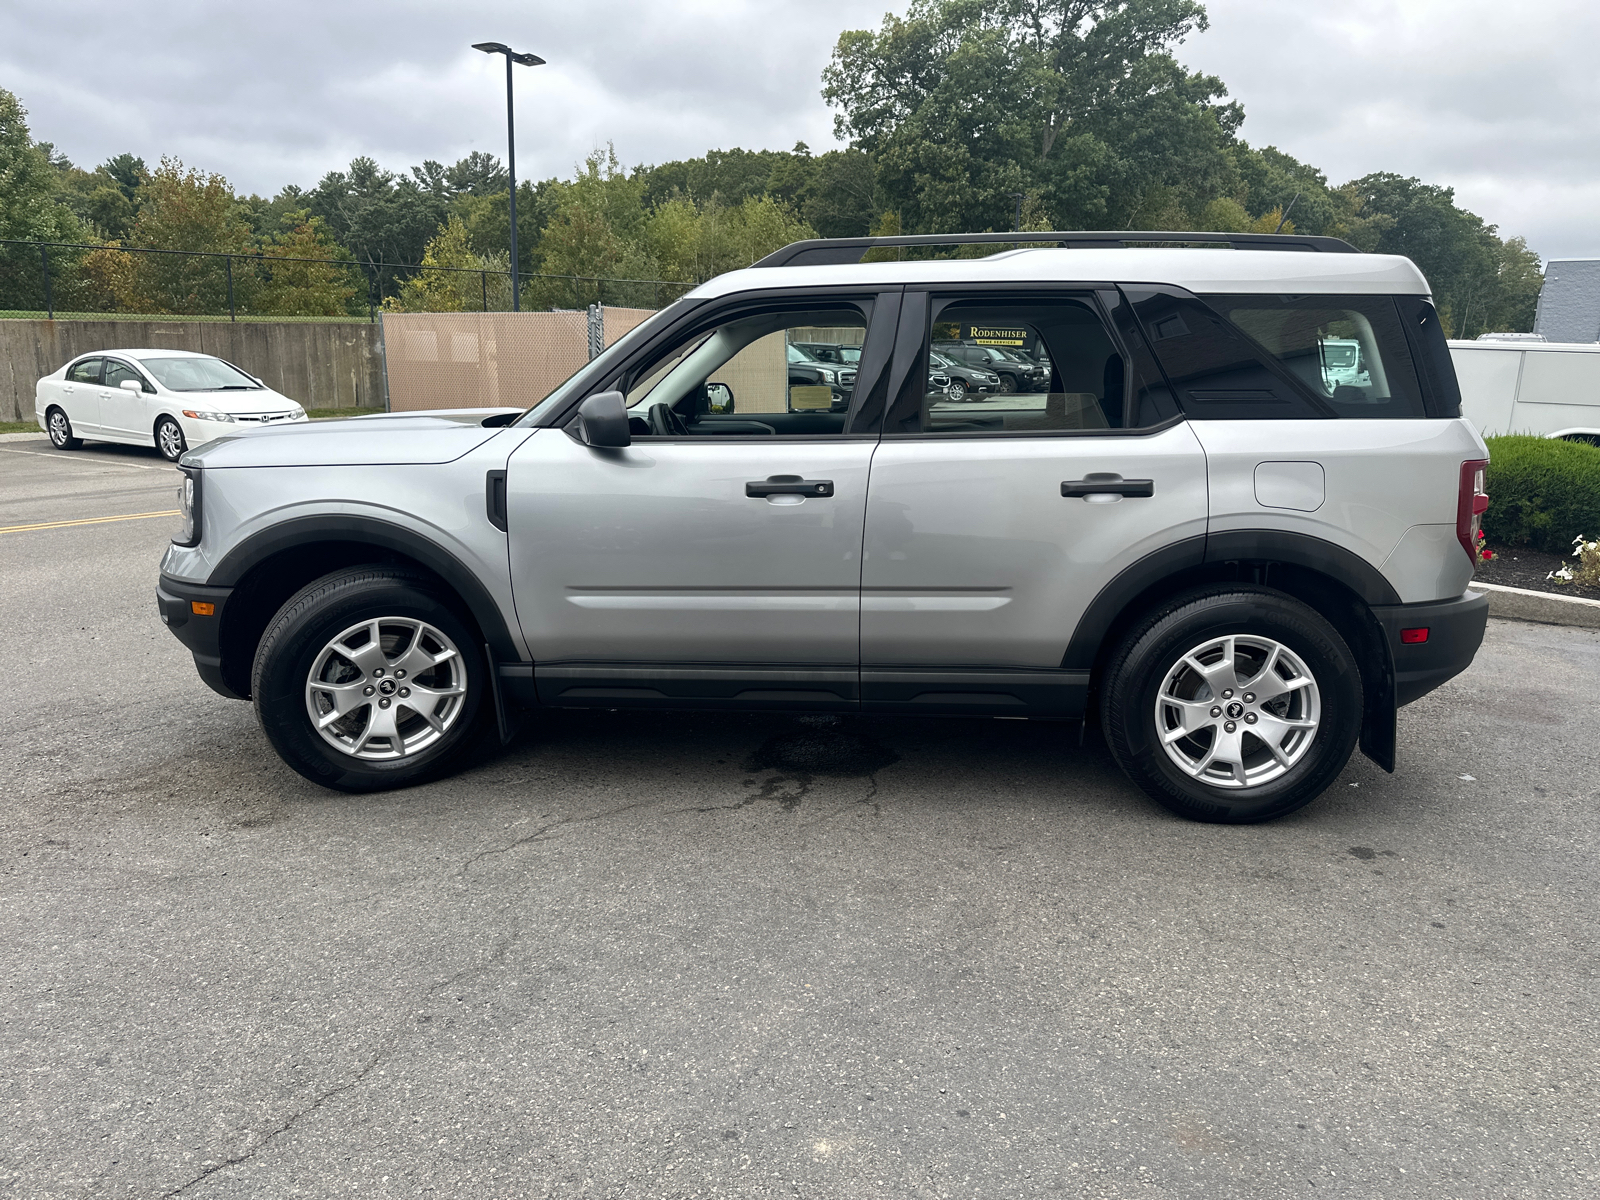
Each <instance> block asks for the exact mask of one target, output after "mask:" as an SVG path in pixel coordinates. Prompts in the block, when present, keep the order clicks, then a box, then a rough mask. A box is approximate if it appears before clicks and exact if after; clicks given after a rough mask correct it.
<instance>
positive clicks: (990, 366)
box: [933, 342, 1050, 392]
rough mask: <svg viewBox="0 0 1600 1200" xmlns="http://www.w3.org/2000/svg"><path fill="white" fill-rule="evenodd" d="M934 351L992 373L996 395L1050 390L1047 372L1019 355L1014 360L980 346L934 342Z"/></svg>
mask: <svg viewBox="0 0 1600 1200" xmlns="http://www.w3.org/2000/svg"><path fill="white" fill-rule="evenodd" d="M933 348H934V349H935V350H937V351H938V352H939V353H940V354H942V355H944V356H945V357H946V358H948V359H951V360H953V361H955V362H957V363H960V364H962V365H963V366H968V367H975V368H977V369H978V370H980V371H993V372H994V373H995V374H996V375H998V376H999V377H1000V385H999V388H998V390H999V391H1002V392H1047V391H1049V390H1050V370H1049V368H1048V367H1044V366H1041V365H1040V364H1039V363H1036V362H1034V361H1033V359H1031V358H1025V357H1024V356H1022V355H1021V354H1018V355H1017V356H1016V357H1013V356H1012V354H1011V353H1009V352H1007V351H1005V350H1002V349H1000V348H998V347H996V346H979V345H975V344H974V343H972V342H935V343H933Z"/></svg>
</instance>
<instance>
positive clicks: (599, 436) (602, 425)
mask: <svg viewBox="0 0 1600 1200" xmlns="http://www.w3.org/2000/svg"><path fill="white" fill-rule="evenodd" d="M567 432H568V433H570V434H571V435H572V436H573V437H575V438H577V439H578V441H580V442H582V443H583V444H584V445H585V446H593V447H595V448H597V449H613V450H615V449H621V448H622V447H623V446H628V445H632V444H633V435H632V434H630V433H629V432H628V407H627V401H626V400H625V399H624V398H623V395H622V393H621V392H600V393H597V394H596V395H593V396H590V397H589V398H588V399H587V400H585V401H584V402H583V403H582V404H580V405H578V415H577V416H576V417H574V418H573V420H572V424H570V425H568V426H567Z"/></svg>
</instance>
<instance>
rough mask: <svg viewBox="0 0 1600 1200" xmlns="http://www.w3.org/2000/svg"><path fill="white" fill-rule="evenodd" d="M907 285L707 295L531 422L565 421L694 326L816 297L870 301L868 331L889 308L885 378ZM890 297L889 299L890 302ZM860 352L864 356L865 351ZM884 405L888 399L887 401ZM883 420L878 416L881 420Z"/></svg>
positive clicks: (718, 437) (727, 438)
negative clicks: (557, 405) (713, 296)
mask: <svg viewBox="0 0 1600 1200" xmlns="http://www.w3.org/2000/svg"><path fill="white" fill-rule="evenodd" d="M904 291H905V287H904V285H902V284H877V285H874V284H870V283H865V284H855V285H838V284H834V285H829V286H823V287H810V288H793V287H791V288H758V289H754V290H751V291H744V292H734V293H731V294H729V295H727V296H718V297H716V298H715V299H712V300H706V301H704V302H702V303H700V304H697V305H696V306H695V307H693V308H691V309H687V310H685V312H684V313H683V314H682V316H680V317H679V319H678V320H676V321H674V322H673V323H672V324H670V325H667V326H664V327H663V328H662V329H661V330H659V331H658V332H657V333H656V334H655V336H653V337H651V338H650V339H649V340H648V341H646V342H643V343H641V344H640V345H639V346H637V347H635V348H634V349H633V350H632V351H631V352H630V353H629V354H628V356H627V357H626V358H624V359H623V360H622V361H621V362H618V363H616V364H613V366H612V367H611V369H610V370H608V371H606V373H605V374H603V375H600V376H597V377H596V378H594V379H592V380H590V381H588V382H587V383H586V385H585V386H584V387H583V388H581V389H579V391H578V392H576V393H575V394H574V395H573V396H572V398H571V399H570V400H568V401H567V403H566V404H564V405H563V406H562V407H561V408H560V409H559V410H556V411H553V412H551V413H550V414H548V415H546V416H543V417H541V418H540V419H539V420H538V421H537V422H534V423H533V428H537V429H559V428H562V427H564V426H565V425H567V424H568V423H569V422H570V421H571V420H572V418H573V416H574V415H575V414H576V413H577V410H578V406H579V405H580V404H582V403H583V402H584V401H585V400H587V399H588V398H589V397H590V396H593V395H597V394H598V393H600V392H606V391H613V390H616V389H617V388H618V386H619V385H620V384H622V383H623V382H625V381H626V380H628V379H629V377H630V376H631V375H632V374H633V372H635V371H637V370H638V369H639V367H640V366H642V365H643V364H644V362H646V361H648V360H650V359H651V358H653V357H654V356H655V355H656V354H657V353H658V351H659V350H660V349H661V348H662V347H663V346H664V345H670V344H672V343H676V342H678V341H680V340H682V339H683V338H684V337H691V336H693V335H694V333H695V331H696V330H697V329H709V328H710V327H712V326H714V325H716V324H719V323H720V322H722V321H724V320H726V319H728V317H729V315H730V314H732V313H737V312H752V311H760V310H762V309H774V308H795V307H803V306H805V305H807V304H810V303H812V302H814V301H822V302H828V301H832V302H839V301H855V302H860V301H862V300H868V301H870V302H871V303H872V315H871V316H870V317H869V318H868V326H867V330H868V334H869V335H870V334H871V333H872V331H873V330H874V329H875V328H877V327H878V323H879V322H878V314H879V311H880V310H887V312H886V313H885V315H886V316H887V317H888V322H887V323H886V327H887V325H894V326H895V327H894V328H889V329H888V335H887V336H888V341H889V356H888V358H887V359H886V361H885V362H884V364H883V370H882V373H881V376H880V378H887V377H888V375H889V374H890V372H891V369H892V367H893V350H894V338H895V334H896V332H897V329H898V321H899V318H900V315H901V311H902V309H901V304H900V300H901V296H902V294H903V293H904ZM891 299H892V303H891V302H889V301H891ZM863 357H865V356H864V355H863ZM860 382H861V379H860V372H859V369H858V373H857V378H856V384H857V386H856V388H855V389H854V390H853V391H852V392H851V396H850V407H849V409H848V410H847V411H846V413H845V428H846V429H848V428H850V425H851V424H852V422H854V421H855V419H856V416H857V414H858V412H859V409H860V406H861V404H862V402H863V399H864V398H863V396H862V392H861V387H860ZM885 407H887V405H886V406H885ZM880 425H881V422H880ZM878 437H879V434H878V433H877V432H876V431H868V432H856V433H805V434H782V433H778V434H700V435H691V436H689V437H657V436H655V435H645V436H641V437H637V438H635V439H634V440H636V441H642V442H646V443H648V444H649V445H652V446H658V445H669V444H676V443H682V444H689V443H693V444H695V445H702V446H703V445H707V444H711V445H720V444H722V443H724V442H726V443H728V444H730V445H734V444H740V443H744V442H753V443H756V444H759V445H771V444H773V443H774V442H829V443H837V442H844V441H849V442H876V441H877V440H878Z"/></svg>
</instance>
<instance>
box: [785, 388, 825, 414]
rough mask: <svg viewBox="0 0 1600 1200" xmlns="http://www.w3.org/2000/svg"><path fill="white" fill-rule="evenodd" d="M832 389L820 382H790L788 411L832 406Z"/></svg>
mask: <svg viewBox="0 0 1600 1200" xmlns="http://www.w3.org/2000/svg"><path fill="white" fill-rule="evenodd" d="M832 407H833V389H832V388H830V387H824V386H822V385H821V384H791V385H790V387H789V411H790V412H794V411H796V410H797V409H814V408H832Z"/></svg>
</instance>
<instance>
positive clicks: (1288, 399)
mask: <svg viewBox="0 0 1600 1200" xmlns="http://www.w3.org/2000/svg"><path fill="white" fill-rule="evenodd" d="M1127 292H1128V298H1129V300H1130V302H1131V303H1132V305H1133V307H1134V309H1135V311H1136V312H1137V313H1138V316H1139V321H1140V324H1141V326H1142V327H1143V329H1144V331H1145V334H1146V336H1147V337H1148V338H1149V341H1150V345H1151V348H1152V349H1153V350H1154V352H1155V354H1156V357H1157V358H1158V359H1159V361H1160V363H1161V366H1162V369H1163V370H1164V371H1165V372H1166V374H1167V378H1168V379H1169V380H1170V381H1171V383H1172V386H1173V389H1174V391H1175V392H1176V393H1177V398H1178V402H1179V404H1180V405H1181V406H1182V407H1183V410H1184V413H1185V414H1186V415H1188V416H1189V417H1191V418H1197V419H1201V420H1205V419H1213V420H1217V419H1224V420H1240V419H1251V418H1255V419H1274V418H1276V419H1282V418H1292V417H1356V418H1373V417H1396V418H1399V417H1421V416H1426V415H1428V414H1427V406H1426V405H1425V404H1424V399H1423V389H1422V386H1421V384H1420V382H1419V379H1418V372H1417V364H1416V362H1415V360H1414V358H1413V355H1412V350H1411V344H1412V343H1411V340H1410V339H1408V337H1407V332H1406V329H1405V325H1404V323H1403V321H1402V317H1401V311H1400V308H1399V306H1398V305H1397V302H1396V299H1395V297H1393V296H1352V295H1339V296H1299V295H1282V296H1270V295H1269V296H1262V295H1248V296H1206V297H1203V298H1197V297H1194V296H1191V295H1188V294H1187V293H1182V292H1179V291H1178V290H1177V289H1166V288H1160V289H1138V290H1135V289H1127ZM1408 299H1409V298H1408Z"/></svg>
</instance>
